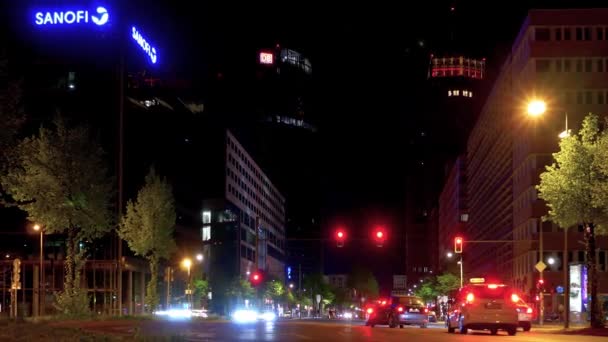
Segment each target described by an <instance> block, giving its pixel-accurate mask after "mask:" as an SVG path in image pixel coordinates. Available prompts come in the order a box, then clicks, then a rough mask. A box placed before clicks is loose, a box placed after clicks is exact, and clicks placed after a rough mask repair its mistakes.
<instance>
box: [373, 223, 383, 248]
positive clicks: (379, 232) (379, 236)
mask: <svg viewBox="0 0 608 342" xmlns="http://www.w3.org/2000/svg"><path fill="white" fill-rule="evenodd" d="M374 239H375V240H376V246H378V247H382V245H383V244H384V241H386V232H385V231H384V228H382V227H378V228H376V230H375V231H374Z"/></svg>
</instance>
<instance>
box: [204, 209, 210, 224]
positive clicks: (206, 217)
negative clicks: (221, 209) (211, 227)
mask: <svg viewBox="0 0 608 342" xmlns="http://www.w3.org/2000/svg"><path fill="white" fill-rule="evenodd" d="M203 223H211V212H210V211H203Z"/></svg>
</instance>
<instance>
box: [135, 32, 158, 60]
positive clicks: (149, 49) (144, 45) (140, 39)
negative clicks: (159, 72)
mask: <svg viewBox="0 0 608 342" xmlns="http://www.w3.org/2000/svg"><path fill="white" fill-rule="evenodd" d="M131 36H132V37H133V40H135V42H136V43H137V45H139V46H140V47H141V49H142V50H144V52H145V53H146V54H147V55H148V57H149V58H150V62H152V64H156V48H155V47H153V46H152V45H150V43H149V42H147V41H146V39H145V38H144V36H142V35H141V33H140V32H139V31H137V29H136V28H135V26H133V27H131Z"/></svg>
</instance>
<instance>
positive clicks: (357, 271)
mask: <svg viewBox="0 0 608 342" xmlns="http://www.w3.org/2000/svg"><path fill="white" fill-rule="evenodd" d="M347 285H348V287H349V288H351V289H354V290H356V291H357V293H358V294H359V295H360V296H363V297H367V298H373V297H378V293H379V290H378V281H377V280H376V277H374V274H373V273H372V272H371V271H370V270H368V269H365V268H361V267H354V268H353V270H352V272H351V273H350V274H349V276H348V281H347Z"/></svg>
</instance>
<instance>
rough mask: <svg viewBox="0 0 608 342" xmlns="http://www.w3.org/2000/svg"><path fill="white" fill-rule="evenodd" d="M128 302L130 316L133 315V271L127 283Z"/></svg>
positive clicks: (130, 272)
mask: <svg viewBox="0 0 608 342" xmlns="http://www.w3.org/2000/svg"><path fill="white" fill-rule="evenodd" d="M127 287H128V289H127V301H128V302H129V315H132V314H133V271H129V280H128V282H127Z"/></svg>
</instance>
